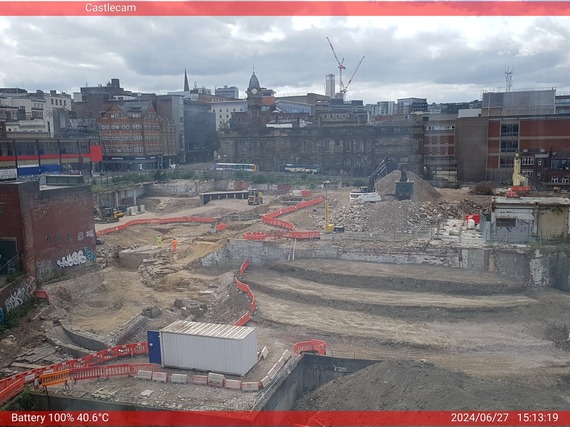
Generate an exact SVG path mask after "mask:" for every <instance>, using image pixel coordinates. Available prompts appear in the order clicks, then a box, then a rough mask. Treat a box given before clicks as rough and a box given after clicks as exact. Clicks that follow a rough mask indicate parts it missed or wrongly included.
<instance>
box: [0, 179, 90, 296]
mask: <svg viewBox="0 0 570 427" xmlns="http://www.w3.org/2000/svg"><path fill="white" fill-rule="evenodd" d="M55 178H56V179H57V180H58V181H59V183H58V185H51V184H50V180H49V177H48V181H47V182H48V184H47V185H42V186H41V187H40V183H39V182H38V181H27V182H21V181H14V182H2V183H0V218H1V220H0V238H1V239H0V256H1V258H0V265H2V266H3V265H5V264H6V263H7V262H8V261H11V265H12V271H14V270H15V271H24V272H25V273H26V275H27V276H28V277H29V278H31V279H32V280H33V281H34V283H36V284H41V283H44V282H47V281H49V280H52V279H54V278H58V277H63V276H66V275H68V274H70V273H74V272H76V271H77V270H80V269H83V268H85V267H88V266H91V265H96V261H95V250H96V249H95V243H96V239H95V224H94V220H93V201H92V193H91V187H90V186H88V185H82V184H79V185H65V181H66V178H69V179H70V180H73V181H75V182H77V180H79V181H81V180H82V177H81V176H67V177H66V176H65V175H58V176H57V177H55ZM0 271H1V270H0ZM6 273H7V272H4V274H6ZM1 302H2V301H0V303H1Z"/></svg>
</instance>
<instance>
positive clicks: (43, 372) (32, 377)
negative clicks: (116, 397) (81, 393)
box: [0, 342, 158, 405]
mask: <svg viewBox="0 0 570 427" xmlns="http://www.w3.org/2000/svg"><path fill="white" fill-rule="evenodd" d="M147 354H148V343H147V342H137V343H130V344H123V345H119V346H116V347H112V348H108V349H105V350H101V351H99V352H97V353H94V354H90V355H88V356H84V357H80V358H78V359H73V360H66V361H65V362H61V363H56V364H54V365H49V366H43V367H41V368H35V369H31V370H29V371H26V372H22V373H19V374H16V375H12V376H11V377H8V378H4V379H2V380H0V405H3V404H4V403H6V402H7V401H9V400H10V399H12V398H13V397H14V396H17V395H18V394H19V393H21V392H22V391H24V387H25V385H26V384H30V383H34V382H36V381H41V380H42V377H43V379H44V380H45V381H46V384H44V385H54V384H60V383H64V382H65V381H66V380H69V379H72V377H71V373H72V372H80V370H81V369H83V368H91V367H93V366H96V365H99V364H102V363H105V362H109V361H111V360H116V359H118V358H121V357H134V356H138V355H147ZM146 365H148V364H145V366H146ZM150 365H154V364H150ZM129 366H135V368H136V364H134V365H130V364H129ZM155 366H157V367H158V365H155ZM106 368H112V366H109V367H106ZM110 372H114V371H112V370H111V371H110ZM113 375H114V374H113ZM42 384H43V382H42Z"/></svg>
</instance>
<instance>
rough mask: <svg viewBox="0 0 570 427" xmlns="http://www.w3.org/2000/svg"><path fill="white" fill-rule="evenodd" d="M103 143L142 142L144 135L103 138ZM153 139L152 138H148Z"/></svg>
mask: <svg viewBox="0 0 570 427" xmlns="http://www.w3.org/2000/svg"><path fill="white" fill-rule="evenodd" d="M99 139H100V140H101V141H142V140H143V139H144V138H143V137H142V135H132V136H131V135H119V136H102V137H100V138H99ZM147 139H152V138H147Z"/></svg>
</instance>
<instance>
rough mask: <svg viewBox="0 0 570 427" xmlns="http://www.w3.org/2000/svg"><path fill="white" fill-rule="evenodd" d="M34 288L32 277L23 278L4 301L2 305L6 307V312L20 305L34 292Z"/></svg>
mask: <svg viewBox="0 0 570 427" xmlns="http://www.w3.org/2000/svg"><path fill="white" fill-rule="evenodd" d="M35 289H36V285H35V280H34V279H32V278H27V279H26V280H24V281H23V282H22V283H21V284H20V285H19V286H18V288H17V289H16V290H14V292H12V293H11V294H10V296H9V297H8V298H6V300H5V301H4V307H6V313H9V312H10V311H12V310H14V309H15V308H17V307H19V306H21V305H22V304H23V303H24V301H26V300H27V299H28V298H29V297H30V296H32V295H33V294H34V290H35Z"/></svg>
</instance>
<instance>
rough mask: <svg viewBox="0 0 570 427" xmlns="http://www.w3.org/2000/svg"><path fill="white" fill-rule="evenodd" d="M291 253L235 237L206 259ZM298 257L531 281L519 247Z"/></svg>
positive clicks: (338, 250) (331, 251) (234, 260)
mask: <svg viewBox="0 0 570 427" xmlns="http://www.w3.org/2000/svg"><path fill="white" fill-rule="evenodd" d="M288 255H289V244H288V243H278V242H274V241H250V240H231V241H230V242H229V243H228V245H226V246H225V247H224V248H223V249H221V250H219V251H217V252H214V253H212V254H209V255H207V256H206V257H204V258H202V264H203V265H204V266H216V267H224V268H236V267H238V266H239V265H240V264H241V263H242V262H243V260H245V259H246V258H249V260H250V262H251V265H252V266H255V265H262V264H264V263H266V262H271V261H285V260H287V257H288ZM295 258H296V259H302V258H323V259H342V260H348V261H366V262H377V263H395V264H430V265H441V266H445V267H456V268H465V269H470V270H475V271H489V272H494V273H497V274H502V275H505V276H509V277H511V278H517V279H520V280H521V281H523V282H525V283H528V282H529V281H530V277H531V274H530V255H529V253H527V252H525V251H521V250H516V249H505V248H501V249H495V248H488V249H481V248H477V249H470V248H450V247H446V248H427V249H423V250H420V249H417V250H403V249H397V250H395V249H392V250H390V249H387V248H385V247H377V248H351V249H350V250H348V249H345V248H343V247H341V246H334V245H333V244H331V245H328V246H321V247H316V248H310V249H299V248H298V249H296V251H295Z"/></svg>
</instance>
